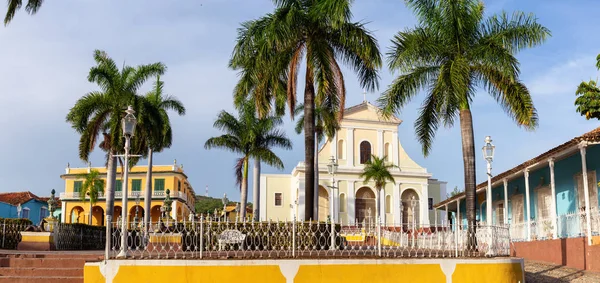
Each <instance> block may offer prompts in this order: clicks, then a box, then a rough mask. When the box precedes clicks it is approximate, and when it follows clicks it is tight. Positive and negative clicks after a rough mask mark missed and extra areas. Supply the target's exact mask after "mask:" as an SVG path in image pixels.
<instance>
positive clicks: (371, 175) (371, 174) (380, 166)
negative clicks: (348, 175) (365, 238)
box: [359, 155, 398, 221]
mask: <svg viewBox="0 0 600 283" xmlns="http://www.w3.org/2000/svg"><path fill="white" fill-rule="evenodd" d="M386 159H387V156H384V157H382V158H379V157H377V156H375V155H372V156H371V159H369V160H368V161H367V163H365V168H364V169H363V172H362V173H360V176H359V177H360V178H362V179H364V183H365V184H366V183H368V182H370V181H371V180H372V181H374V182H375V189H376V190H377V197H376V199H377V201H376V208H375V210H376V212H377V219H378V220H377V221H381V220H380V219H381V215H380V213H379V211H380V207H381V190H382V189H383V188H385V185H386V184H387V183H388V181H389V182H392V183H393V184H396V181H395V180H394V177H392V174H391V173H390V169H392V168H397V167H398V166H396V165H394V164H390V163H386V162H385V160H386Z"/></svg>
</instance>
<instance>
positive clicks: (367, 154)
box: [360, 141, 371, 164]
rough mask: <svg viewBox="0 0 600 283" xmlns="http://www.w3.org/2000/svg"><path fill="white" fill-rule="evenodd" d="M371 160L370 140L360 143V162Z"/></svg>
mask: <svg viewBox="0 0 600 283" xmlns="http://www.w3.org/2000/svg"><path fill="white" fill-rule="evenodd" d="M369 160H371V144H370V143H369V142H368V141H362V142H361V143H360V164H365V163H367V162H369Z"/></svg>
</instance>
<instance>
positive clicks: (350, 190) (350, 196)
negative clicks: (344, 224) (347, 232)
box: [346, 181, 356, 224]
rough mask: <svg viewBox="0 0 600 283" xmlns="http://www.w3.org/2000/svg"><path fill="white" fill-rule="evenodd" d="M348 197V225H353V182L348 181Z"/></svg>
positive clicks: (354, 217) (354, 216)
mask: <svg viewBox="0 0 600 283" xmlns="http://www.w3.org/2000/svg"><path fill="white" fill-rule="evenodd" d="M347 184H348V197H347V198H346V200H347V202H348V203H347V206H346V207H347V208H348V209H347V211H348V224H354V222H355V221H356V214H355V213H354V203H355V202H354V181H348V182H347Z"/></svg>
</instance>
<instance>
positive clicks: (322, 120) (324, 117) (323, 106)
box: [294, 101, 340, 220]
mask: <svg viewBox="0 0 600 283" xmlns="http://www.w3.org/2000/svg"><path fill="white" fill-rule="evenodd" d="M303 110H304V104H302V103H301V104H299V105H298V106H296V109H295V110H294V115H295V116H300V118H299V119H298V121H296V128H295V130H296V133H298V134H300V133H302V130H303V129H304V115H303V114H301V113H302V112H303ZM337 110H338V107H331V105H327V103H326V102H319V101H317V104H316V106H315V188H318V187H319V144H320V143H321V142H322V141H323V139H324V138H327V139H328V140H332V139H333V138H334V136H335V133H336V132H337V131H338V130H339V129H340V123H339V122H340V120H339V119H338V117H339V116H338V113H337ZM314 199H315V200H314V202H315V203H314V210H315V212H314V213H315V215H319V196H318V193H315V195H314ZM320 220H322V219H320Z"/></svg>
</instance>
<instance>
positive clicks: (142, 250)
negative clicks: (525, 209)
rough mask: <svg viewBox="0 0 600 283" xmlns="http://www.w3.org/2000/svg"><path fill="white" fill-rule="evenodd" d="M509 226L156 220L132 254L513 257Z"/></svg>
mask: <svg viewBox="0 0 600 283" xmlns="http://www.w3.org/2000/svg"><path fill="white" fill-rule="evenodd" d="M107 230H108V232H109V233H110V235H111V237H109V238H108V239H109V242H108V246H107V247H109V248H108V249H107V258H115V257H117V255H118V254H119V253H122V244H121V243H122V233H121V229H120V227H116V225H108V229H107ZM508 231H509V230H508V227H498V226H480V227H476V232H475V233H472V232H469V230H468V227H466V226H462V227H459V226H444V225H440V226H428V225H416V226H413V225H412V224H411V225H405V224H397V225H389V224H387V225H384V224H380V225H377V224H375V225H355V226H342V225H340V224H331V223H322V222H321V223H317V222H298V221H278V222H271V221H270V222H239V223H236V222H218V221H210V220H206V221H200V222H192V223H190V222H187V223H175V222H172V221H170V223H169V221H165V222H160V223H152V224H151V225H150V228H149V229H148V230H147V231H146V229H145V228H144V225H140V227H139V228H137V229H131V230H128V231H126V241H125V242H126V244H125V250H126V254H127V257H128V258H149V259H159V258H160V259H164V258H186V259H189V258H206V259H223V258H263V259H278V258H312V257H333V258H340V257H391V258H395V257H483V256H508V255H509V251H510V236H509V232H508Z"/></svg>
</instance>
